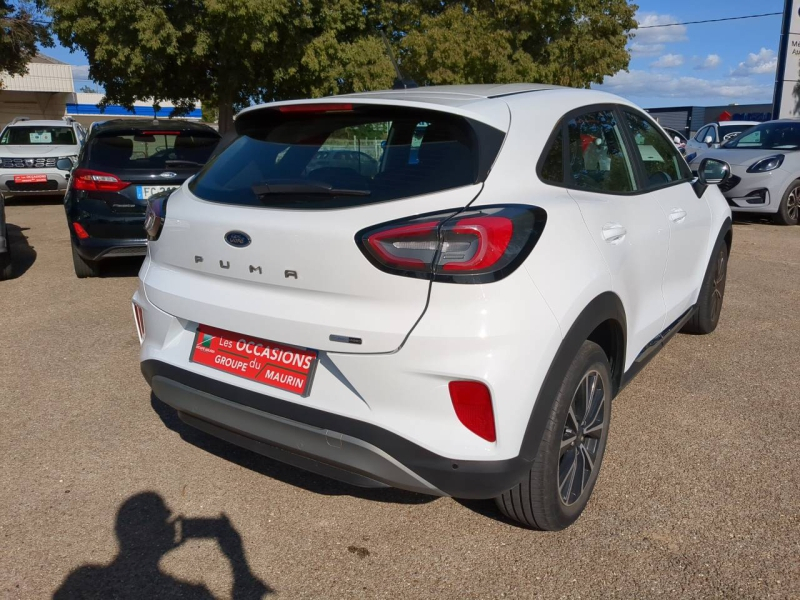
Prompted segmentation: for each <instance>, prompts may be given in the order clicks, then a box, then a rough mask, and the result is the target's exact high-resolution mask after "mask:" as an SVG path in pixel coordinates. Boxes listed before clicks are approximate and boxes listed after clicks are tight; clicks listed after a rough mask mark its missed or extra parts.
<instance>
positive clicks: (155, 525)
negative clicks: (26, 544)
mask: <svg viewBox="0 0 800 600" xmlns="http://www.w3.org/2000/svg"><path fill="white" fill-rule="evenodd" d="M114 530H115V532H116V534H117V540H118V543H119V552H118V554H117V556H116V557H115V558H114V560H112V561H111V562H110V563H109V564H107V565H97V564H86V565H83V566H81V567H78V568H77V569H75V570H74V571H73V572H72V573H70V574H69V575H68V576H67V578H66V579H65V580H64V582H63V583H62V584H61V586H60V587H59V588H58V590H56V592H55V593H54V594H53V598H54V600H72V599H77V598H82V599H87V600H88V599H97V600H100V599H101V598H102V599H105V598H116V599H118V600H128V599H130V600H133V599H139V598H164V599H173V598H175V599H177V598H182V599H186V600H199V599H203V600H206V599H208V600H213V599H214V595H213V594H212V593H211V592H210V591H209V590H208V588H206V587H205V586H204V585H198V584H194V583H189V582H187V581H182V580H180V579H177V578H175V577H173V576H171V575H168V574H167V573H164V572H163V571H161V569H160V568H159V566H158V563H159V561H160V560H161V559H162V558H163V557H164V555H166V554H167V553H168V552H170V551H171V550H174V549H176V548H178V547H179V546H181V545H182V544H183V543H184V542H185V541H187V540H189V539H212V540H216V541H217V543H218V544H219V548H220V550H221V551H222V552H223V554H224V555H225V557H226V558H227V559H228V562H229V563H230V566H231V571H232V573H233V590H232V594H231V597H232V598H233V599H235V600H250V599H253V600H255V599H260V598H263V597H264V596H265V595H267V594H271V593H272V589H271V588H270V587H269V586H268V585H267V584H265V583H264V582H263V581H261V580H260V579H258V577H256V576H255V575H254V574H253V572H252V570H251V569H250V565H249V564H248V562H247V558H246V557H245V553H244V547H243V545H242V538H241V536H240V535H239V532H238V531H236V529H235V528H234V527H233V525H232V524H231V522H230V520H228V517H227V516H225V515H224V514H223V515H222V516H220V517H219V518H216V519H207V518H205V519H192V518H187V517H183V516H180V515H179V516H177V517H173V515H172V513H171V511H170V510H169V508H168V507H167V505H166V504H165V502H164V499H163V498H162V497H161V496H159V495H158V494H157V493H155V492H142V493H139V494H136V495H134V496H131V497H130V498H128V499H127V500H126V501H125V502H123V503H122V505H121V506H120V508H119V510H118V511H117V520H116V524H115V526H114Z"/></svg>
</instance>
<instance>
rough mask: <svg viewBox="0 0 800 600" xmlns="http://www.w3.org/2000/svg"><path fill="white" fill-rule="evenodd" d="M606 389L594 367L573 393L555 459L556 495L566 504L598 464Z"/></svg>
mask: <svg viewBox="0 0 800 600" xmlns="http://www.w3.org/2000/svg"><path fill="white" fill-rule="evenodd" d="M605 400H606V390H605V384H604V383H603V378H602V377H601V376H600V373H599V372H597V371H589V372H588V373H587V374H586V375H584V376H583V379H582V380H581V382H580V384H579V385H578V389H577V390H575V394H574V395H573V396H572V403H571V404H570V407H569V412H568V413H567V419H566V423H564V429H563V432H562V435H561V453H560V455H559V461H558V496H559V498H560V499H561V502H562V503H563V504H565V505H566V506H571V505H572V504H575V503H576V502H577V501H578V500H579V499H580V498H581V497H582V496H583V494H584V492H585V491H586V488H587V486H588V484H589V479H590V477H591V476H592V473H593V472H594V470H595V469H596V468H597V459H598V454H599V450H600V442H601V440H602V437H603V431H604V429H605V411H606V405H605Z"/></svg>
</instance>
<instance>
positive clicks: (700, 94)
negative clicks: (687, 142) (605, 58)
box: [596, 70, 772, 106]
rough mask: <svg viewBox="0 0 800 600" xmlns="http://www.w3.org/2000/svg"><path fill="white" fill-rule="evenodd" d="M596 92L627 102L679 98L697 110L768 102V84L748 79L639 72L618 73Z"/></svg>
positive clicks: (770, 91) (770, 88)
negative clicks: (735, 103) (608, 94)
mask: <svg viewBox="0 0 800 600" xmlns="http://www.w3.org/2000/svg"><path fill="white" fill-rule="evenodd" d="M596 89H601V90H603V91H606V92H611V93H614V94H618V95H620V96H625V97H629V98H636V97H640V98H647V99H648V100H650V99H653V98H681V99H686V100H688V101H690V102H693V103H696V104H698V105H700V106H710V105H713V104H714V103H716V102H719V103H720V104H723V103H728V102H732V101H735V102H737V103H740V104H744V103H748V102H769V101H770V99H771V98H772V84H771V83H769V84H765V83H754V82H753V81H752V80H750V79H749V78H735V77H728V78H725V79H700V78H699V77H675V76H673V75H670V74H666V73H653V72H651V71H640V70H632V71H630V72H626V71H620V72H619V73H617V74H616V75H614V76H612V77H607V78H606V80H605V82H604V83H603V84H602V85H600V86H596Z"/></svg>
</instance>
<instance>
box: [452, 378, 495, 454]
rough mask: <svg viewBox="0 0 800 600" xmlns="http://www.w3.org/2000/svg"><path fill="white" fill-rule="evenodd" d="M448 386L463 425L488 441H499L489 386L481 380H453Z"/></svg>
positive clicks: (457, 414)
mask: <svg viewBox="0 0 800 600" xmlns="http://www.w3.org/2000/svg"><path fill="white" fill-rule="evenodd" d="M448 387H449V388H450V400H451V401H452V402H453V408H454V409H455V411H456V416H457V417H458V420H459V421H461V423H462V425H464V427H466V428H467V429H469V430H470V431H471V432H472V433H474V434H475V435H477V436H479V437H482V438H483V439H485V440H486V441H487V442H495V441H497V433H496V431H495V427H494V411H493V410H492V394H491V393H490V392H489V388H488V387H486V385H485V384H483V383H480V382H479V381H451V382H450V384H449V386H448Z"/></svg>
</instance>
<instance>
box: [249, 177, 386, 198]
mask: <svg viewBox="0 0 800 600" xmlns="http://www.w3.org/2000/svg"><path fill="white" fill-rule="evenodd" d="M250 189H252V190H253V193H254V194H255V195H256V196H258V197H259V198H264V197H265V196H284V195H318V196H369V195H370V194H371V193H372V192H370V191H369V190H352V189H344V188H337V187H333V184H330V183H326V182H324V181H292V180H285V181H275V182H273V183H260V184H258V185H254V186H253V187H252V188H250Z"/></svg>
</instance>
